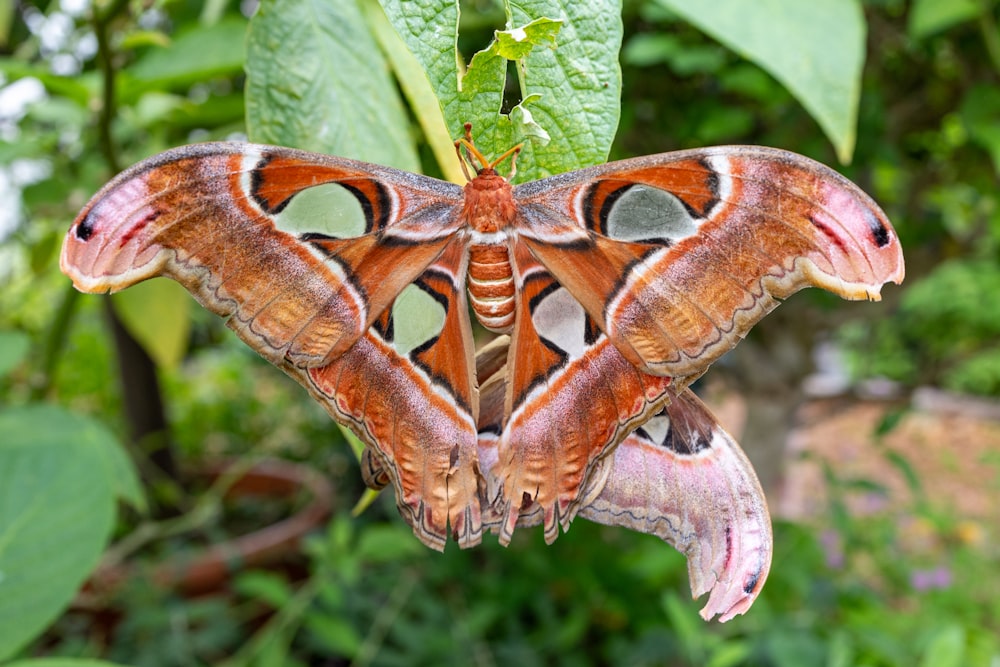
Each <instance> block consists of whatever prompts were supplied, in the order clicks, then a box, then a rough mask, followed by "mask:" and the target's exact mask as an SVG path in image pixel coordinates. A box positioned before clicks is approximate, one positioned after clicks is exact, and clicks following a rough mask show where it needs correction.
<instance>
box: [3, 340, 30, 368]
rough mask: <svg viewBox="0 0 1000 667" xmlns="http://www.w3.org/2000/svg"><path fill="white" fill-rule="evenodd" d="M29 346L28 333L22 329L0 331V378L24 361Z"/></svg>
mask: <svg viewBox="0 0 1000 667" xmlns="http://www.w3.org/2000/svg"><path fill="white" fill-rule="evenodd" d="M30 346H31V339H30V338H28V334H26V333H24V332H22V331H0V378H2V377H3V376H5V375H7V373H10V372H11V371H12V370H14V369H15V368H17V366H18V364H20V363H21V362H22V361H24V358H25V357H27V356H28V348H29V347H30Z"/></svg>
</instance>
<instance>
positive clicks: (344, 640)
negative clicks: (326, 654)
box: [306, 612, 361, 658]
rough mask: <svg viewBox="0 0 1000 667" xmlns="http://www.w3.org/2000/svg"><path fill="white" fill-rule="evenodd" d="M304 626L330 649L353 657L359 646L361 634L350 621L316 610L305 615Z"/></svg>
mask: <svg viewBox="0 0 1000 667" xmlns="http://www.w3.org/2000/svg"><path fill="white" fill-rule="evenodd" d="M306 627H308V628H309V630H310V631H311V632H312V633H313V634H314V635H315V636H316V638H317V639H319V640H320V641H321V642H322V643H323V644H324V645H325V646H326V647H327V648H328V649H330V650H331V651H333V652H335V653H337V654H339V655H343V656H346V657H349V658H350V657H354V656H355V655H357V653H358V650H359V649H360V648H361V636H360V635H359V634H358V631H357V630H356V629H355V628H354V626H353V625H351V623H350V622H348V621H346V620H344V619H342V618H339V617H337V616H331V615H329V614H323V613H321V612H316V613H312V614H309V615H308V616H307V617H306Z"/></svg>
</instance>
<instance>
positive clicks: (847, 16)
mask: <svg viewBox="0 0 1000 667" xmlns="http://www.w3.org/2000/svg"><path fill="white" fill-rule="evenodd" d="M659 2H660V3H661V4H663V5H664V6H666V7H668V8H669V9H671V10H673V11H674V12H676V13H678V14H680V15H681V16H682V17H683V18H684V19H686V20H687V21H689V22H691V23H692V24H694V25H695V26H696V27H698V28H699V29H700V30H702V31H704V32H705V33H707V34H708V35H711V36H712V37H713V38H715V39H717V40H718V41H719V42H721V43H722V44H724V45H726V46H727V47H729V48H730V49H732V50H733V51H735V52H736V53H738V54H739V55H741V56H743V57H745V58H747V59H748V60H751V61H753V62H755V63H757V65H759V66H760V67H761V68H763V69H765V70H767V71H768V72H770V74H771V75H772V76H774V78H776V79H777V80H778V81H780V82H781V83H782V84H783V85H784V86H785V87H786V88H788V90H789V91H791V93H792V94H793V95H795V97H796V98H797V99H798V100H799V102H801V103H802V106H804V107H805V108H806V110H807V111H808V112H809V113H810V114H811V115H812V117H813V118H815V119H816V122H817V123H819V125H820V127H821V128H823V131H824V132H825V133H826V135H827V137H828V138H829V139H830V141H831V142H832V143H833V145H834V147H835V148H836V150H837V156H838V157H839V158H840V160H841V161H842V162H848V161H849V160H850V158H851V154H852V153H853V152H854V142H855V139H856V138H857V128H856V125H857V115H858V101H859V100H860V97H861V68H862V66H863V65H864V49H865V31H866V25H865V19H864V14H863V13H862V11H861V6H860V4H859V2H858V0H809V1H808V2H804V1H803V0H715V1H714V2H701V1H700V0H659Z"/></svg>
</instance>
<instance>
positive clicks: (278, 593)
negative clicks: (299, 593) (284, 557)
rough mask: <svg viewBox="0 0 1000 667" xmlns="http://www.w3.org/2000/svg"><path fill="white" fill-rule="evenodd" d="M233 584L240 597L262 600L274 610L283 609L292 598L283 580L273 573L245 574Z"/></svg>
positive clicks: (257, 572)
mask: <svg viewBox="0 0 1000 667" xmlns="http://www.w3.org/2000/svg"><path fill="white" fill-rule="evenodd" d="M233 584H234V586H235V588H236V590H237V592H239V593H240V594H241V595H245V596H247V597H249V598H255V599H257V600H263V601H264V602H265V603H266V604H268V605H270V606H271V607H272V608H274V609H281V608H283V607H284V606H285V605H287V604H288V603H289V602H291V600H292V596H293V592H292V589H291V587H289V585H288V582H287V581H286V580H285V578H284V577H282V576H281V575H279V574H276V573H274V572H262V571H253V572H246V573H244V574H241V575H239V576H238V577H237V578H236V580H235V581H234V582H233Z"/></svg>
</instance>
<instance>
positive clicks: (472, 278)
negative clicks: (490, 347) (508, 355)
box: [469, 244, 514, 333]
mask: <svg viewBox="0 0 1000 667" xmlns="http://www.w3.org/2000/svg"><path fill="white" fill-rule="evenodd" d="M469 298H470V299H471V300H472V310H473V312H475V313H476V318H477V319H478V320H479V323H480V324H482V325H483V326H484V327H486V328H487V329H489V330H490V331H493V332H496V333H506V332H508V331H510V328H511V326H513V324H514V272H513V270H512V269H511V265H510V255H509V254H508V252H507V246H506V245H492V244H473V245H472V246H470V247H469Z"/></svg>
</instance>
